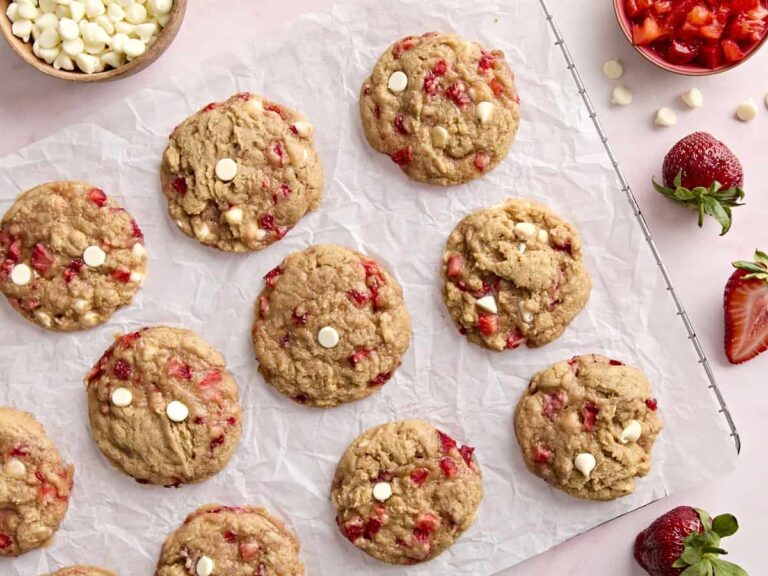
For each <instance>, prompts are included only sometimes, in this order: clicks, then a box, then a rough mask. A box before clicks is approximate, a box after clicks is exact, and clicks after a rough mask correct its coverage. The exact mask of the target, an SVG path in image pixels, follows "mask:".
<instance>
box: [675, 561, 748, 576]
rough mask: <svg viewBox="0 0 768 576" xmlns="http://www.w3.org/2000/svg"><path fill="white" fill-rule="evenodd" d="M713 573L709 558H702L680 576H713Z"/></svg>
mask: <svg viewBox="0 0 768 576" xmlns="http://www.w3.org/2000/svg"><path fill="white" fill-rule="evenodd" d="M714 573H715V572H714V568H713V566H712V561H711V560H710V559H709V558H704V559H703V560H702V561H701V562H698V563H696V564H694V565H693V566H689V567H688V568H686V569H685V570H683V571H682V573H681V574H680V576H713V575H714ZM747 576H749V575H747Z"/></svg>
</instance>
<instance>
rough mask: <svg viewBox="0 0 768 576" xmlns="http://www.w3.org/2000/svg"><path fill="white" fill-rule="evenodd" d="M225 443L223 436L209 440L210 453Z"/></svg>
mask: <svg viewBox="0 0 768 576" xmlns="http://www.w3.org/2000/svg"><path fill="white" fill-rule="evenodd" d="M225 441H226V438H225V436H224V435H223V434H222V435H221V436H217V437H216V438H214V439H213V440H211V452H213V451H214V450H216V448H218V447H219V446H221V445H223V444H224V442H225Z"/></svg>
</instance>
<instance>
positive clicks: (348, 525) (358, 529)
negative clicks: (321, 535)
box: [341, 518, 365, 544]
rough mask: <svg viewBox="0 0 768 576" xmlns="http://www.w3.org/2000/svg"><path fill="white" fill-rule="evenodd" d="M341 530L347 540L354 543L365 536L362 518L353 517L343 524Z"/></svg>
mask: <svg viewBox="0 0 768 576" xmlns="http://www.w3.org/2000/svg"><path fill="white" fill-rule="evenodd" d="M341 531H342V532H343V533H344V536H346V537H347V540H349V541H350V542H352V543H353V544H354V543H355V541H356V540H358V539H359V538H362V537H363V534H364V533H365V527H364V526H363V521H362V519H360V518H353V519H352V520H349V521H348V522H345V523H344V524H343V525H342V527H341Z"/></svg>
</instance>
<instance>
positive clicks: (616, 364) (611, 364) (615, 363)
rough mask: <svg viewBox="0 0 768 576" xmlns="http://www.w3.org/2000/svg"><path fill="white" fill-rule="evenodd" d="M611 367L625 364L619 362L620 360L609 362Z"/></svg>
mask: <svg viewBox="0 0 768 576" xmlns="http://www.w3.org/2000/svg"><path fill="white" fill-rule="evenodd" d="M608 365H609V366H624V362H619V361H618V360H613V359H611V360H608Z"/></svg>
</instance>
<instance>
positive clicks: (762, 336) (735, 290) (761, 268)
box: [723, 250, 768, 364]
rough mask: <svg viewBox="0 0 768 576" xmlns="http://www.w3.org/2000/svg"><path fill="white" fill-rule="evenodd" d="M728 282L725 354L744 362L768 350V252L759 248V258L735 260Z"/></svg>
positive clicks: (733, 362)
mask: <svg viewBox="0 0 768 576" xmlns="http://www.w3.org/2000/svg"><path fill="white" fill-rule="evenodd" d="M733 266H734V268H736V270H735V271H734V272H733V274H731V277H730V278H729V279H728V283H727V284H726V285H725V295H724V297H723V308H724V311H725V354H726V356H728V361H729V362H731V363H732V364H741V363H742V362H746V361H747V360H751V359H752V358H754V357H755V356H757V355H758V354H760V353H762V352H765V350H768V255H766V254H765V253H764V252H761V251H760V250H756V251H755V261H754V262H748V261H746V260H740V261H738V262H734V263H733Z"/></svg>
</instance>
